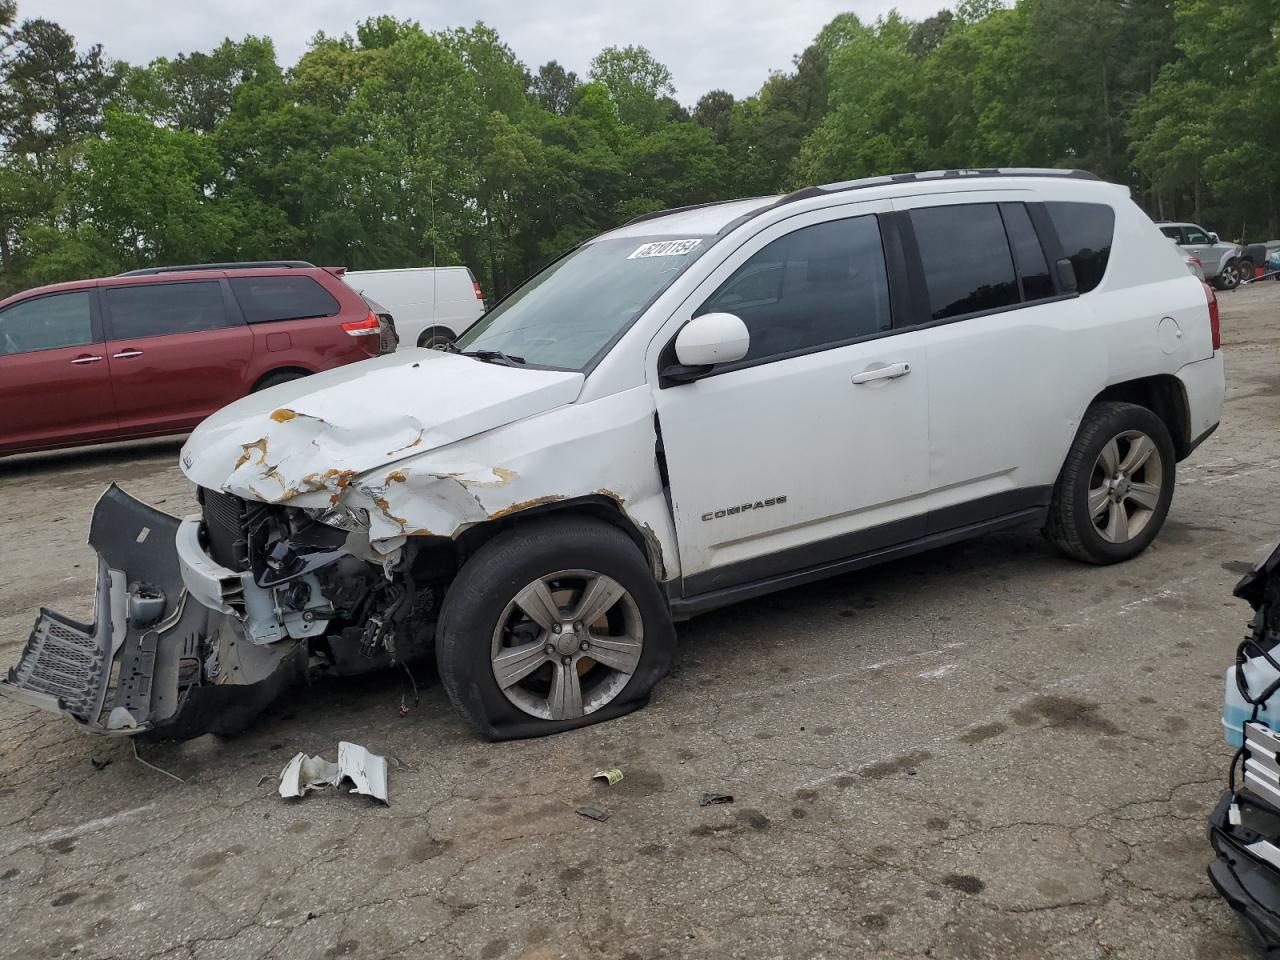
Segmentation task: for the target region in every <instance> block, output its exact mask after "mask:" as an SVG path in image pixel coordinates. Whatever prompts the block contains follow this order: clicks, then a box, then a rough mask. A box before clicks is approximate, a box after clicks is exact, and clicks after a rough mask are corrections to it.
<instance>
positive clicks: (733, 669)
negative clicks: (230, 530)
mask: <svg viewBox="0 0 1280 960" xmlns="http://www.w3.org/2000/svg"><path fill="white" fill-rule="evenodd" d="M1222 304H1223V310H1222V319H1223V330H1224V339H1225V341H1226V347H1227V350H1228V354H1227V358H1228V379H1229V383H1228V401H1227V410H1226V416H1225V419H1224V422H1223V425H1222V428H1221V429H1220V430H1219V431H1218V433H1217V434H1216V435H1215V436H1214V437H1213V438H1211V439H1210V440H1209V441H1208V442H1207V443H1206V444H1205V445H1204V446H1203V447H1202V448H1201V449H1200V450H1199V451H1197V452H1196V454H1195V455H1194V456H1193V457H1192V458H1191V459H1190V460H1189V461H1187V462H1186V463H1184V464H1182V465H1181V466H1180V468H1179V486H1178V492H1177V496H1176V498H1175V500H1174V504H1173V510H1172V512H1171V514H1170V517H1169V521H1168V523H1167V524H1166V526H1165V529H1164V531H1163V532H1162V534H1161V535H1160V537H1159V538H1158V539H1157V541H1156V543H1155V545H1154V546H1153V547H1152V549H1151V550H1149V551H1148V552H1147V553H1146V554H1144V555H1143V556H1142V557H1140V558H1138V559H1136V560H1134V561H1132V562H1130V563H1127V564H1125V565H1123V566H1119V567H1112V568H1108V569H1098V568H1091V567H1086V566H1082V565H1079V564H1075V563H1071V562H1069V561H1067V560H1064V559H1062V558H1060V557H1059V556H1058V555H1057V554H1055V553H1054V551H1053V550H1052V549H1050V547H1049V546H1048V545H1047V543H1045V542H1044V541H1043V540H1042V539H1041V537H1040V536H1039V534H1038V533H1036V532H1035V531H1033V530H1026V531H1015V532H1011V533H1005V534H1000V535H994V536H990V537H986V538H983V539H980V540H976V541H973V542H970V543H967V544H963V545H959V546H955V547H951V548H947V549H942V550H938V551H935V552H933V553H929V554H926V555H923V556H919V557H915V558H912V559H909V560H905V561H902V562H898V563H893V564H890V565H888V566H884V567H881V568H878V569H875V570H871V571H867V572H862V573H858V574H853V575H849V576H845V577H840V578H837V579H833V580H829V581H826V582H823V583H820V584H816V585H813V586H808V587H804V588H799V589H795V590H791V591H788V592H785V593H781V594H777V595H774V596H771V597H767V598H764V599H761V600H757V601H753V602H750V603H745V604H742V605H740V606H738V607H735V608H731V609H727V610H724V611H721V612H719V613H715V614H709V615H707V616H704V617H701V618H698V619H696V620H693V621H691V622H689V623H687V624H682V625H681V627H680V631H679V634H680V640H681V651H680V655H679V660H678V663H677V667H676V670H675V672H674V674H673V675H672V676H671V677H669V678H668V679H667V680H666V681H665V682H664V683H663V684H662V685H661V686H660V687H659V689H658V692H657V694H656V696H655V698H654V701H653V703H652V704H651V705H650V706H649V707H648V708H647V709H645V710H642V711H640V712H639V713H636V714H633V715H631V716H629V717H626V718H624V719H622V720H619V721H614V722H612V723H608V724H604V725H601V726H598V727H593V728H588V729H585V730H581V731H577V732H575V733H570V734H564V735H561V736H559V737H554V738H551V739H545V740H535V741H527V742H521V743H506V744H489V743H483V742H481V741H480V740H478V739H477V738H476V737H475V736H474V735H472V733H471V732H470V731H469V730H468V729H467V728H466V727H465V726H464V725H463V723H462V722H461V721H460V720H459V719H458V718H457V717H456V716H455V715H454V713H453V711H452V710H451V709H450V707H449V705H448V702H447V700H446V698H445V696H444V694H443V692H442V691H441V689H440V687H439V685H438V683H436V682H435V681H434V679H433V678H429V677H426V676H424V677H423V678H422V680H423V681H425V684H424V688H423V691H422V692H423V696H422V701H421V704H420V705H419V706H418V707H417V708H416V709H414V710H413V711H412V712H411V713H410V714H409V715H408V716H407V717H404V718H401V717H400V716H399V715H398V710H397V707H398V704H399V697H400V681H399V680H398V678H397V677H396V676H395V675H393V674H389V673H388V674H379V675H376V676H371V677H366V678H361V679H359V680H355V681H346V682H338V681H332V682H321V683H318V684H316V685H314V686H312V687H309V688H301V689H299V690H298V691H296V692H294V693H293V694H291V695H289V696H288V697H287V698H286V699H284V700H282V701H281V702H279V703H278V704H277V705H276V706H275V707H273V708H272V709H271V710H270V711H269V712H268V713H267V714H266V715H265V716H264V717H263V718H262V719H261V720H260V721H259V722H258V723H256V724H255V725H254V726H253V727H252V728H251V729H250V731H249V732H248V733H246V734H245V735H242V736H240V737H237V738H235V739H228V740H218V739H214V738H212V737H206V738H203V739H201V740H196V741H193V742H190V743H187V744H181V745H171V746H153V747H144V751H143V752H144V756H145V757H146V759H147V760H149V761H150V762H152V763H154V764H155V765H157V766H159V767H162V768H164V769H165V770H168V771H171V772H172V773H174V774H176V775H178V776H180V777H182V778H184V779H185V783H183V784H179V783H177V782H175V781H173V780H171V779H169V778H167V777H165V776H164V775H163V774H161V773H158V772H156V771H154V770H152V769H149V768H148V767H146V766H143V765H142V764H140V763H138V762H136V761H135V760H134V758H133V755H132V752H131V750H130V745H129V744H128V743H127V742H119V741H113V740H107V739H102V738H90V737H86V736H83V735H81V734H79V733H78V732H76V731H75V730H74V729H73V728H72V726H71V725H70V724H69V723H67V722H65V721H61V720H58V719H56V718H52V717H50V716H48V715H45V714H40V713H36V712H33V711H29V710H27V709H25V708H23V707H20V706H18V705H16V704H12V703H10V702H8V701H4V702H0V917H3V918H4V923H3V925H2V927H0V929H2V930H3V933H2V934H0V956H3V957H22V958H43V957H63V956H73V955H74V956H77V957H92V958H107V957H118V958H129V960H137V958H153V957H154V958H162V957H163V958H187V957H191V958H199V960H205V958H223V957H225V958H237V960H242V958H254V957H272V958H276V957H279V958H286V957H299V958H301V957H354V958H377V957H393V956H394V957H432V958H435V957H455V956H456V957H480V958H484V960H497V958H504V957H505V958H525V960H551V958H558V957H568V958H577V957H593V958H629V960H639V958H645V960H647V958H655V957H729V956H732V957H753V958H754V957H780V958H781V957H786V958H793V957H864V956H865V957H897V956H901V957H924V956H928V957H937V958H951V957H955V958H959V957H1001V958H1007V957H1052V958H1076V957H1081V958H1083V957H1108V958H1110V957H1133V958H1150V957H1161V958H1174V957H1196V958H1214V960H1231V958H1237V957H1246V956H1249V955H1250V954H1249V951H1248V949H1247V947H1246V945H1245V944H1244V943H1243V941H1242V939H1241V936H1240V933H1239V931H1238V929H1237V926H1236V924H1235V922H1234V920H1233V918H1232V915H1231V913H1230V911H1229V910H1228V909H1227V908H1226V907H1225V906H1224V905H1223V904H1222V903H1221V902H1220V901H1219V900H1218V898H1217V897H1216V895H1215V894H1214V893H1213V890H1212V889H1211V887H1210V886H1209V884H1208V882H1207V880H1206V879H1205V874H1204V868H1205V866H1206V864H1207V862H1208V860H1209V858H1210V851H1209V848H1208V845H1207V842H1206V840H1205V835H1204V834H1205V817H1206V815H1207V814H1208V812H1209V809H1210V808H1211V806H1212V804H1213V802H1214V800H1215V798H1216V797H1217V795H1218V793H1219V792H1220V791H1221V790H1222V789H1223V786H1224V782H1225V776H1226V769H1227V762H1228V758H1229V756H1230V751H1229V749H1228V748H1227V747H1226V746H1225V744H1224V743H1223V741H1222V736H1221V732H1220V728H1219V723H1218V719H1219V714H1220V707H1221V697H1222V672H1223V670H1224V668H1225V667H1226V665H1227V663H1228V662H1229V661H1230V659H1231V657H1232V654H1233V651H1234V647H1235V644H1236V642H1237V640H1238V639H1239V638H1240V636H1241V635H1242V631H1243V627H1244V624H1245V621H1246V620H1247V616H1248V610H1247V608H1246V607H1245V606H1244V605H1243V604H1242V603H1240V602H1239V601H1235V600H1233V599H1232V598H1231V595H1230V593H1231V587H1232V585H1233V584H1234V583H1235V581H1236V579H1237V578H1238V577H1239V575H1240V573H1241V572H1242V571H1243V570H1244V569H1245V568H1246V566H1247V565H1248V564H1249V563H1250V562H1251V561H1252V560H1253V559H1254V558H1255V557H1256V556H1257V555H1258V554H1259V553H1260V551H1261V549H1262V548H1263V546H1264V545H1265V544H1266V543H1267V542H1269V541H1274V540H1275V539H1277V537H1280V533H1277V528H1278V527H1280V508H1278V507H1277V505H1276V500H1275V489H1276V487H1275V484H1274V481H1273V479H1272V478H1273V475H1274V471H1275V468H1276V467H1277V466H1278V465H1280V431H1278V430H1277V426H1278V421H1280V403H1277V394H1278V393H1280V390H1278V388H1280V372H1278V371H1277V367H1276V364H1275V358H1276V355H1277V353H1276V348H1277V341H1278V340H1280V284H1274V283H1266V284H1255V285H1253V286H1250V287H1247V288H1245V289H1243V290H1240V291H1238V292H1236V293H1232V294H1225V295H1223V297H1222ZM177 450H178V445H177V444H176V443H173V442H162V443H150V444H133V445H121V446H116V447H112V448H102V449H98V450H94V451H90V452H84V451H80V452H65V453H59V454H53V455H48V456H38V457H23V458H14V459H10V460H6V461H4V462H3V464H2V465H0V524H2V526H0V530H2V531H3V535H4V541H5V543H4V557H5V563H4V576H3V582H0V665H4V666H7V665H8V664H10V663H12V662H14V661H16V659H17V656H18V652H19V650H20V646H21V643H22V641H23V640H24V639H25V636H26V633H27V630H28V629H29V627H30V624H31V621H32V619H33V618H34V615H35V612H36V609H37V608H38V607H39V606H41V605H47V606H49V607H52V608H54V609H58V610H62V611H64V612H67V613H70V614H73V615H81V616H85V617H86V618H87V617H88V615H89V611H90V609H91V598H92V593H93V569H94V567H93V562H92V555H91V553H90V551H89V549H88V547H87V546H85V545H84V538H85V535H86V531H87V528H88V520H89V513H90V510H91V508H92V504H93V501H94V498H95V497H96V496H97V494H98V493H99V492H100V491H101V490H102V488H103V487H104V485H105V484H107V483H108V482H109V481H111V480H116V481H117V482H119V483H120V484H121V485H122V486H123V487H125V489H127V490H128V491H129V492H130V493H132V494H134V495H136V496H139V497H141V498H142V499H146V500H150V501H151V502H153V503H156V504H159V505H160V506H162V507H164V508H165V509H169V510H171V511H173V512H176V513H182V512H187V511H189V510H190V509H191V507H192V499H191V496H190V490H189V487H188V485H187V483H186V481H185V480H184V479H183V478H182V476H181V474H180V473H179V471H178V468H177V465H176V460H177V456H176V454H177ZM340 739H349V740H353V741H356V742H358V743H362V744H365V745H367V746H368V747H370V748H371V749H372V750H374V751H376V752H381V753H385V754H388V755H391V756H394V757H397V758H399V759H400V760H401V761H403V764H404V766H403V767H396V768H395V769H393V770H392V773H391V805H390V806H389V807H383V806H381V805H379V804H376V803H375V802H373V801H370V800H368V799H366V798H362V797H356V796H349V795H347V794H345V793H333V792H330V793H327V794H322V795H312V796H309V797H307V798H305V799H303V800H301V801H295V802H285V801H282V800H280V799H279V798H277V797H276V796H275V795H274V787H275V784H274V778H275V775H276V774H277V773H278V772H279V770H280V768H281V767H282V766H283V765H284V763H285V762H286V761H287V760H288V758H289V757H290V756H292V755H293V753H295V752H296V751H298V750H305V751H307V752H308V753H320V754H327V755H328V756H330V757H331V758H332V757H333V756H335V755H336V749H337V742H338V740H340ZM91 759H97V760H99V761H102V760H108V761H110V764H109V765H108V766H106V767H105V768H104V769H101V770H99V769H96V768H95V766H94V765H92V764H91V763H90V760H91ZM602 766H619V767H621V768H622V769H623V770H624V771H625V773H626V778H625V779H624V780H623V781H622V782H621V783H619V784H618V785H616V786H614V787H612V788H609V787H604V786H602V785H598V784H593V783H592V782H591V780H590V776H591V774H592V773H593V772H594V771H595V770H597V769H598V768H600V767H602ZM262 777H268V779H267V780H266V781H262V782H260V778H262ZM705 791H718V792H724V793H730V794H732V795H733V796H734V802H733V803H732V804H727V805H721V806H709V807H700V806H699V804H698V800H699V798H700V797H701V795H702V794H703V792H705ZM582 804H590V805H592V806H597V807H601V808H604V809H606V810H608V811H609V813H610V814H611V816H610V818H609V820H608V821H607V822H604V823H597V822H593V821H589V820H586V819H583V818H582V817H580V816H577V815H576V814H575V813H574V808H575V807H577V806H579V805H582Z"/></svg>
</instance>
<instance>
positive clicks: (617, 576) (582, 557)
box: [436, 517, 675, 739]
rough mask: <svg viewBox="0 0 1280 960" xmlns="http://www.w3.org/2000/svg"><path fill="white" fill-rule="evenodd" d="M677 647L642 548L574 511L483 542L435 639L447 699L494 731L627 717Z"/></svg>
mask: <svg viewBox="0 0 1280 960" xmlns="http://www.w3.org/2000/svg"><path fill="white" fill-rule="evenodd" d="M674 655H675V628H674V627H673V626H672V623H671V617H670V614H669V612H668V610H667V607H666V603H665V601H664V600H663V597H662V594H661V591H660V590H659V589H658V584H657V581H656V580H655V579H654V577H653V574H652V572H650V570H649V566H648V564H647V562H646V561H645V558H644V556H643V554H642V553H641V552H640V550H639V548H638V547H636V545H635V543H634V542H632V540H631V539H630V538H629V537H628V536H627V535H626V534H625V533H623V532H622V531H620V530H618V529H616V528H614V527H611V526H609V525H608V524H605V523H602V522H600V521H596V520H591V519H588V518H580V517H566V518H563V519H555V518H547V519H545V520H539V521H534V522H530V523H528V524H525V525H523V526H520V527H516V528H513V529H511V530H508V531H506V532H504V533H502V534H499V535H498V536H497V537H495V538H494V539H493V540H491V541H489V543H487V544H485V546H484V547H482V548H481V549H480V550H479V551H478V552H477V553H476V554H475V556H473V557H472V558H471V559H470V560H468V561H467V563H466V565H465V566H464V567H463V568H462V571H461V572H460V573H459V574H458V577H457V579H455V580H454V582H453V584H452V586H451V587H450V588H449V592H448V593H447V594H446V596H445V603H444V609H443V611H442V612H441V618H440V627H439V632H438V635H437V641H436V660H437V663H438V665H439V668H440V679H441V681H442V683H443V684H444V687H445V690H446V691H447V692H448V694H449V698H450V700H452V701H453V704H454V706H455V707H457V709H458V710H459V712H461V713H462V715H463V716H464V717H466V718H467V720H468V721H469V722H470V723H471V724H472V726H474V727H475V728H476V729H477V730H479V731H480V732H481V733H482V734H484V735H485V736H487V737H489V738H491V739H511V738H517V737H534V736H541V735H544V734H548V733H558V732H560V731H562V730H572V729H574V728H577V727H582V726H586V725H588V724H592V723H598V722H600V721H602V720H609V719H612V718H614V717H618V716H622V715H623V714H625V713H629V712H631V711H632V710H635V709H637V708H639V707H642V706H644V704H645V703H647V702H648V700H649V694H650V691H651V690H652V689H653V686H654V684H656V683H657V682H658V680H660V679H661V678H662V676H663V675H664V674H665V673H666V672H667V670H668V669H670V666H671V662H672V659H673V657H674Z"/></svg>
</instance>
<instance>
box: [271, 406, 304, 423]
mask: <svg viewBox="0 0 1280 960" xmlns="http://www.w3.org/2000/svg"><path fill="white" fill-rule="evenodd" d="M297 415H298V413H297V411H296V410H290V409H288V408H287V407H281V408H280V409H279V410H276V411H274V412H273V413H272V414H271V419H272V420H274V421H275V422H276V423H287V422H288V421H290V420H292V419H293V418H294V417H296V416H297Z"/></svg>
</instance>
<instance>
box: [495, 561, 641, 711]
mask: <svg viewBox="0 0 1280 960" xmlns="http://www.w3.org/2000/svg"><path fill="white" fill-rule="evenodd" d="M643 652H644V624H643V621H642V620H641V617H640V609H639V607H638V606H637V605H636V602H635V600H634V599H633V598H632V596H631V594H630V593H628V592H627V590H626V589H625V588H624V587H623V586H622V585H621V584H620V583H618V582H617V581H616V580H614V579H613V578H612V577H607V576H605V575H604V574H601V573H596V572H593V571H590V570H561V571H559V572H557V573H552V574H548V575H547V576H545V577H540V578H539V579H537V580H534V581H533V582H532V583H530V584H527V585H526V586H525V587H524V589H522V590H520V591H519V592H517V593H516V595H515V597H514V598H512V600H511V602H510V603H508V604H507V606H506V608H505V609H504V610H503V611H502V615H501V616H500V617H499V618H498V624H497V626H496V628H495V629H494V632H493V643H492V648H491V661H492V666H493V677H494V680H496V681H497V684H498V688H499V689H500V690H501V691H502V693H503V695H504V696H505V697H506V698H507V700H509V701H510V702H511V703H512V705H514V706H515V707H517V708H519V709H520V710H522V711H524V712H525V713H527V714H529V715H530V716H534V717H540V718H541V719H543V720H576V719H579V718H581V717H584V716H586V715H587V714H590V713H594V712H595V711H596V710H599V709H600V708H601V707H603V706H605V705H606V704H608V703H610V702H611V701H612V700H613V699H614V698H615V697H617V695H618V694H619V693H621V692H622V690H623V688H624V687H626V685H627V683H628V681H630V679H631V676H632V675H633V674H634V673H635V672H636V669H637V667H639V665H640V656H641V654H642V653H643Z"/></svg>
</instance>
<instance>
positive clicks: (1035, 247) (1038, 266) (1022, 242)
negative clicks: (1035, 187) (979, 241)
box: [1000, 203, 1055, 300]
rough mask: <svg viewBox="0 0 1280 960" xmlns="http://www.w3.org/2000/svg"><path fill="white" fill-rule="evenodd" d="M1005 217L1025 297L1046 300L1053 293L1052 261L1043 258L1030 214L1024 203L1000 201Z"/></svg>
mask: <svg viewBox="0 0 1280 960" xmlns="http://www.w3.org/2000/svg"><path fill="white" fill-rule="evenodd" d="M1000 215H1001V216H1002V217H1004V229H1005V233H1007V234H1008V235H1009V246H1010V247H1011V248H1012V249H1013V263H1014V266H1015V267H1017V270H1018V282H1019V283H1020V284H1022V299H1023V300H1043V299H1044V298H1045V297H1052V296H1053V295H1054V292H1055V291H1054V289H1053V280H1052V278H1050V276H1049V261H1047V260H1046V259H1045V258H1044V248H1043V247H1041V246H1040V237H1039V236H1037V235H1036V229H1035V227H1033V226H1032V225H1031V216H1030V215H1029V214H1028V213H1027V208H1026V206H1025V205H1023V204H1021V203H1002V204H1000Z"/></svg>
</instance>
